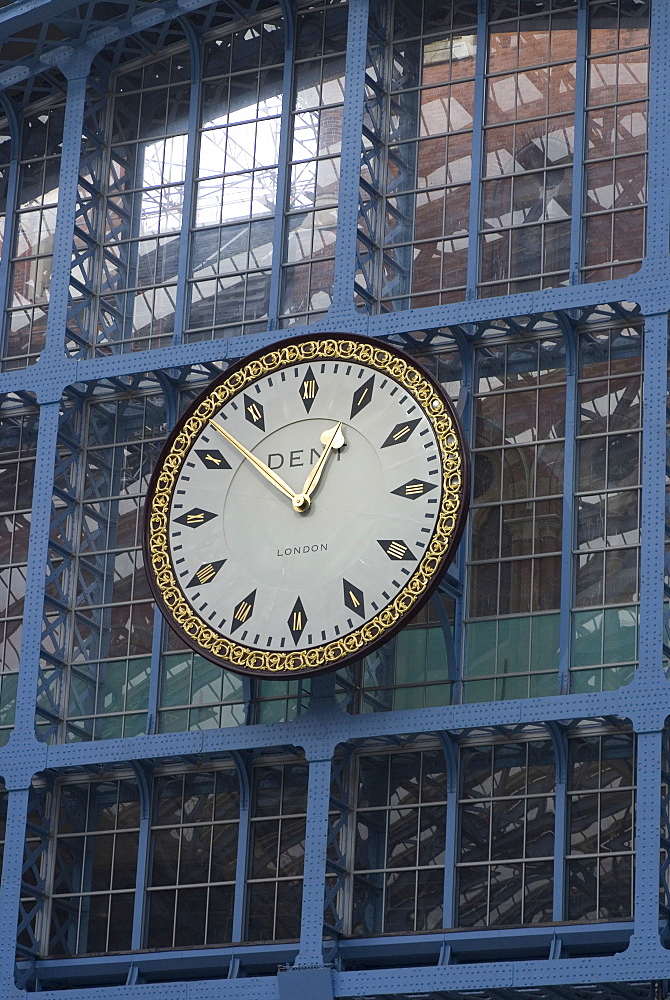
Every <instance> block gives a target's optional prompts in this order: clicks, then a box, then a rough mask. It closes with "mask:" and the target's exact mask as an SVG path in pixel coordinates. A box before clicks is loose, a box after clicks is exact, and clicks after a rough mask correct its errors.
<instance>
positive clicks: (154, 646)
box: [146, 607, 164, 734]
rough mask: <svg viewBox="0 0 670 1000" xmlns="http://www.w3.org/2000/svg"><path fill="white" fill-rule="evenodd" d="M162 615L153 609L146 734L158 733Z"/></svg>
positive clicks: (156, 608)
mask: <svg viewBox="0 0 670 1000" xmlns="http://www.w3.org/2000/svg"><path fill="white" fill-rule="evenodd" d="M163 623H164V619H163V615H162V614H161V612H160V610H159V609H158V607H155V608H154V622H153V634H152V637H151V666H150V668H149V693H148V696H147V725H146V732H147V734H151V733H156V732H158V729H159V726H158V708H159V698H160V686H161V661H162V654H163Z"/></svg>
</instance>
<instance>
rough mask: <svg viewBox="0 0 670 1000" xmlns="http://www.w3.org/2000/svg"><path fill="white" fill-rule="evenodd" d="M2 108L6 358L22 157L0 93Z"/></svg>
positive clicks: (1, 274)
mask: <svg viewBox="0 0 670 1000" xmlns="http://www.w3.org/2000/svg"><path fill="white" fill-rule="evenodd" d="M0 108H1V109H2V111H4V113H5V114H6V115H7V122H8V125H9V134H10V142H11V156H10V160H9V170H8V173H7V198H6V202H5V228H4V233H3V240H2V254H0V304H1V308H2V320H1V321H0V328H1V329H2V332H3V335H2V337H1V338H0V342H1V349H0V353H1V354H2V356H3V357H4V356H5V355H6V354H7V341H8V339H9V330H10V326H11V314H8V312H7V310H8V309H9V307H10V306H11V304H12V294H11V293H12V289H11V287H10V283H9V276H10V273H11V266H10V260H11V258H12V256H13V254H14V236H15V233H16V226H17V214H16V212H17V209H18V193H19V160H20V158H21V128H20V125H19V122H18V119H17V117H16V112H15V110H14V107H13V105H12V104H11V102H10V101H9V100H8V98H7V97H5V95H4V94H2V93H0Z"/></svg>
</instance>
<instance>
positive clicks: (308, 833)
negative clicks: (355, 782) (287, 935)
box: [295, 750, 331, 966]
mask: <svg viewBox="0 0 670 1000" xmlns="http://www.w3.org/2000/svg"><path fill="white" fill-rule="evenodd" d="M320 753H322V751H319V750H317V755H313V754H309V753H308V752H307V750H306V753H305V755H306V756H307V758H308V760H309V782H308V786H307V818H306V822H305V862H304V869H303V880H302V916H301V921H300V951H299V952H298V955H297V957H296V960H295V964H296V966H310V965H317V966H318V965H322V963H323V901H324V898H325V883H326V852H327V850H328V822H329V818H328V813H329V809H330V771H331V757H330V755H329V756H328V757H327V758H325V759H324V758H322V757H320V756H318V755H319V754H320Z"/></svg>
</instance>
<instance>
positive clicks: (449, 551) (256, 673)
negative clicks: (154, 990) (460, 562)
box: [142, 333, 470, 681]
mask: <svg viewBox="0 0 670 1000" xmlns="http://www.w3.org/2000/svg"><path fill="white" fill-rule="evenodd" d="M320 340H324V341H325V340H349V341H355V342H356V343H359V344H368V345H371V346H375V347H378V348H381V349H383V350H385V351H387V352H388V353H389V354H394V355H395V356H396V357H398V358H400V359H402V360H403V361H407V362H409V363H410V364H412V365H414V366H416V367H418V368H419V369H420V371H421V374H422V376H423V377H424V378H425V379H426V381H427V382H428V383H430V385H431V386H432V388H433V389H434V390H435V392H436V393H437V394H438V395H439V396H440V398H441V399H442V400H443V402H444V404H445V407H446V409H447V412H448V413H449V416H450V418H451V420H452V421H453V424H454V429H455V432H456V437H457V439H458V447H459V451H460V453H461V458H462V461H463V492H462V500H461V504H460V506H459V509H458V514H457V516H456V527H455V528H454V531H453V533H452V536H451V538H450V539H449V543H448V545H447V548H446V550H445V552H444V554H443V556H442V558H441V559H440V564H439V567H438V569H437V570H436V571H435V574H434V576H433V580H432V581H431V583H430V584H429V585H428V586H427V587H426V590H425V591H424V593H423V594H422V595H421V597H419V598H418V599H417V600H416V602H415V603H414V604H413V605H412V608H411V609H410V611H408V612H407V613H406V614H404V615H402V616H401V617H400V618H399V620H398V621H397V622H396V623H395V624H394V625H391V626H389V628H388V629H387V630H386V631H385V632H384V634H383V635H382V636H380V637H379V638H378V639H376V640H374V641H373V642H370V643H369V644H367V645H366V646H365V648H364V649H359V650H357V651H356V652H354V653H351V654H349V655H347V656H343V657H342V658H341V659H339V660H337V662H336V663H329V664H327V665H322V666H319V667H314V668H312V669H309V668H305V669H302V670H277V671H264V670H260V669H253V668H250V667H240V666H238V665H236V664H233V663H230V662H229V661H228V660H224V659H223V658H222V657H218V656H215V655H213V654H212V653H211V652H208V651H207V650H204V649H203V648H202V646H201V645H200V644H199V643H198V642H197V641H195V640H194V639H192V638H191V637H190V636H189V635H187V634H186V633H185V632H184V631H182V630H181V629H180V628H179V626H178V625H177V624H176V622H174V621H173V620H172V618H171V614H170V610H169V608H168V607H167V605H166V604H165V602H164V600H163V596H162V594H161V591H160V588H159V587H158V584H157V583H156V579H155V577H154V575H153V573H152V572H151V569H150V567H151V559H150V556H149V533H150V532H149V511H150V509H151V498H152V496H153V494H154V491H155V489H156V483H157V481H158V477H159V475H160V471H161V468H162V466H163V462H164V460H165V457H166V455H167V454H168V453H169V452H170V450H171V448H172V444H173V442H174V440H175V438H176V437H177V436H178V434H179V433H180V432H181V427H182V425H183V424H184V422H185V421H186V420H188V419H189V417H191V416H192V415H193V414H194V413H195V411H196V409H197V408H198V406H199V405H200V403H201V402H202V401H203V399H205V398H206V397H207V396H208V395H209V394H210V392H211V391H212V390H213V389H215V388H216V387H217V386H218V385H220V384H221V383H222V382H224V381H225V380H226V379H228V378H229V377H230V376H231V375H233V374H234V373H235V372H236V371H239V370H240V369H242V368H244V367H246V366H247V365H248V364H249V363H250V362H253V361H257V360H259V359H260V358H262V357H264V356H265V355H266V354H269V353H270V352H272V351H277V350H281V349H283V348H285V347H288V346H290V345H291V344H301V343H307V342H309V341H317V342H318V341H320ZM291 364H292V362H289V363H287V365H286V366H284V367H287V368H288V367H291ZM278 370H280V369H278ZM469 503H470V455H469V450H468V446H467V442H466V438H465V432H464V430H463V426H462V424H461V421H460V418H459V416H458V414H457V412H456V408H455V407H454V404H453V403H452V402H451V400H450V399H449V397H448V396H447V395H446V393H445V392H444V389H443V388H442V386H441V385H440V383H439V382H438V381H437V380H436V379H434V378H433V376H432V375H431V374H430V372H428V371H427V370H426V369H424V368H423V367H421V366H420V365H419V364H418V362H417V359H416V358H414V357H412V355H411V354H408V353H407V352H406V351H403V350H402V349H401V348H399V347H397V346H396V345H395V344H391V343H389V342H388V341H387V340H386V339H384V338H381V337H380V338H373V337H364V336H361V335H360V334H354V333H312V334H310V333H307V334H302V335H301V336H298V337H287V338H285V339H284V340H278V341H274V342H272V343H269V344H266V346H265V347H261V348H259V349H258V350H257V351H254V352H253V353H252V354H247V355H246V356H245V357H243V358H240V359H239V360H237V361H235V362H234V363H233V364H232V365H230V366H229V367H228V368H226V370H225V371H224V372H222V373H221V375H219V376H217V377H216V378H215V379H213V380H212V381H211V382H210V383H209V384H208V385H207V387H206V388H205V389H203V391H202V392H201V393H199V394H198V396H197V397H196V398H195V399H194V400H193V402H192V403H191V404H190V406H189V407H188V408H187V409H186V410H185V412H184V413H183V414H182V416H181V417H180V418H179V420H178V421H177V423H176V424H175V426H174V427H173V428H172V430H171V431H170V433H169V434H168V437H167V439H166V441H165V444H164V445H163V448H162V449H161V452H160V455H159V456H158V458H157V460H156V465H155V467H154V470H153V472H152V474H151V478H150V480H149V486H148V488H147V493H146V497H145V501H144V531H143V537H142V549H143V557H144V571H145V573H146V576H147V580H148V582H149V587H150V589H151V592H152V594H153V597H154V600H155V601H156V604H157V606H158V607H159V609H160V611H161V614H162V616H163V618H164V620H165V621H166V622H167V624H168V625H169V627H170V628H171V629H172V631H173V632H174V633H175V635H177V636H179V638H180V639H181V641H182V642H184V643H186V645H187V646H188V647H189V648H190V649H192V650H193V651H194V652H196V653H198V654H199V655H200V656H202V657H204V658H205V659H207V660H209V661H210V662H211V663H216V664H217V665H218V666H220V667H222V668H223V669H226V670H232V671H233V672H234V673H237V674H241V675H243V676H245V677H255V678H256V679H258V680H282V681H285V680H288V679H292V680H298V679H299V678H303V677H315V676H318V675H319V674H325V673H330V672H332V671H335V670H339V669H341V668H342V667H344V666H346V665H347V664H349V663H352V662H353V661H355V660H361V659H363V658H364V657H365V656H368V655H369V654H370V653H373V652H374V651H375V650H376V649H379V648H380V647H381V646H384V645H385V644H386V643H387V642H389V640H390V639H392V638H393V637H394V636H395V635H397V634H398V632H400V631H401V630H402V629H403V628H404V627H405V625H406V624H407V622H408V621H410V620H411V619H412V618H414V616H415V615H416V614H417V612H418V611H420V610H421V608H422V607H424V606H425V605H426V604H427V602H428V601H429V600H430V599H431V597H432V596H433V595H434V594H435V591H436V590H437V589H438V587H439V585H440V583H441V582H442V579H443V577H444V574H445V572H446V570H447V569H448V567H449V565H450V564H451V562H452V561H453V558H454V555H455V554H456V550H457V548H458V545H459V543H460V540H461V537H462V535H463V531H464V529H465V524H466V520H467V514H468V508H469ZM318 645H320V644H318ZM249 648H250V647H249Z"/></svg>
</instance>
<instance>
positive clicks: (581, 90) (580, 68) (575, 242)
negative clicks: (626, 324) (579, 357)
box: [570, 0, 589, 285]
mask: <svg viewBox="0 0 670 1000" xmlns="http://www.w3.org/2000/svg"><path fill="white" fill-rule="evenodd" d="M588 14H589V12H588V6H587V0H578V5H577V52H576V59H577V63H576V67H575V119H574V121H575V125H574V150H573V157H572V202H571V213H572V218H571V220H570V284H571V285H578V284H579V280H580V266H581V263H582V210H583V206H584V175H585V171H586V166H585V163H584V157H585V152H586V144H585V141H584V138H585V133H586V85H587V52H588Z"/></svg>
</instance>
